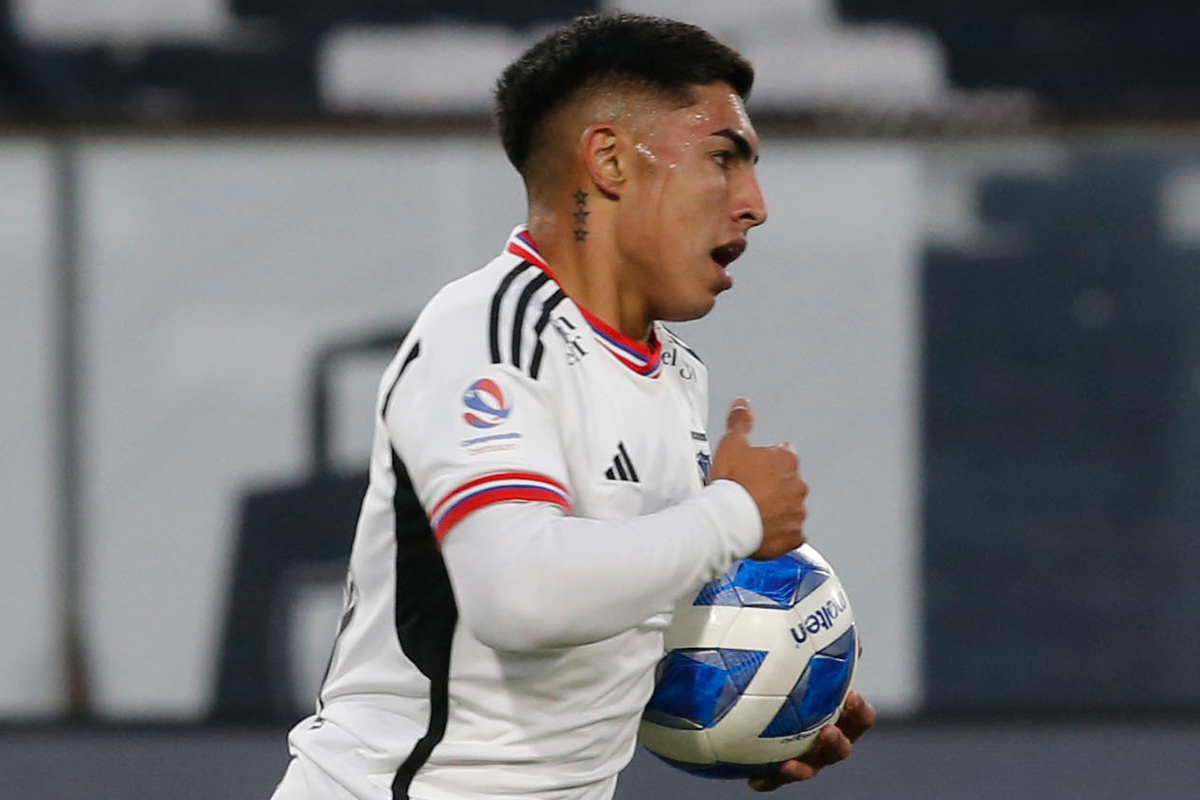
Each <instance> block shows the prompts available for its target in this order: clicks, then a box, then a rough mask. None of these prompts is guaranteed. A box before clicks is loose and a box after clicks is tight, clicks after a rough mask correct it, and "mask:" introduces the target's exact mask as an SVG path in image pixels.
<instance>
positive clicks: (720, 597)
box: [692, 573, 742, 606]
mask: <svg viewBox="0 0 1200 800" xmlns="http://www.w3.org/2000/svg"><path fill="white" fill-rule="evenodd" d="M741 604H742V600H741V598H740V597H738V593H737V591H735V590H734V588H733V576H732V575H730V574H729V573H726V574H724V575H722V576H721V577H719V578H717V579H716V580H715V581H709V582H708V583H706V584H704V587H703V588H701V589H700V591H699V593H698V594H697V595H696V599H695V600H693V601H692V605H696V606H740V605H741Z"/></svg>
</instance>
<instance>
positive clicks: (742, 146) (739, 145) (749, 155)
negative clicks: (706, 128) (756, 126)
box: [712, 128, 758, 164]
mask: <svg viewBox="0 0 1200 800" xmlns="http://www.w3.org/2000/svg"><path fill="white" fill-rule="evenodd" d="M712 135H713V136H724V137H725V138H726V139H728V140H729V141H731V142H733V147H734V149H735V150H737V154H738V158H741V159H742V160H744V161H753V162H754V163H756V164H757V163H758V156H756V155H754V151H753V150H751V149H750V142H748V141H746V137H745V136H742V135H741V134H740V133H738V132H737V131H735V130H734V129H733V128H722V129H721V130H719V131H713V133H712Z"/></svg>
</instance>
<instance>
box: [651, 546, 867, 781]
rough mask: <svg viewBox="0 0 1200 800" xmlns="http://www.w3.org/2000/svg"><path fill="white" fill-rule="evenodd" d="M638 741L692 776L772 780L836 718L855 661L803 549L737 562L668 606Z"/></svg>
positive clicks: (843, 611) (834, 592)
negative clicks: (671, 614)
mask: <svg viewBox="0 0 1200 800" xmlns="http://www.w3.org/2000/svg"><path fill="white" fill-rule="evenodd" d="M666 650H667V654H666V656H665V657H664V658H663V659H662V661H660V662H659V665H658V670H657V675H656V685H655V688H654V694H653V696H652V697H651V698H650V702H649V703H648V704H647V705H646V710H645V712H644V713H643V715H642V723H641V728H640V730H639V732H638V738H639V739H640V741H641V742H642V744H644V745H645V746H646V747H647V748H648V749H649V750H650V752H652V753H654V754H655V755H657V756H658V757H659V758H661V759H663V760H664V761H666V762H667V763H668V764H671V765H672V766H675V767H679V768H680V769H683V770H686V771H687V772H690V773H692V774H695V775H703V776H706V777H713V778H740V777H750V776H753V775H762V774H765V773H768V772H773V771H775V769H776V768H777V766H778V765H779V764H780V763H781V762H784V761H787V760H788V759H791V758H796V757H798V756H800V755H803V754H804V753H805V752H806V751H807V750H808V748H809V747H811V746H812V743H813V742H814V741H815V740H816V737H817V734H818V733H819V732H820V730H821V728H822V727H824V726H825V725H827V724H829V723H831V722H836V721H837V718H838V716H839V714H840V713H841V709H842V704H843V703H844V702H845V699H846V694H847V692H849V691H850V682H851V680H852V679H853V677H854V668H855V665H856V662H857V660H858V639H857V634H856V632H855V628H854V612H853V611H852V610H851V608H850V602H849V600H847V599H846V592H845V590H844V589H843V588H842V584H841V582H840V581H838V579H837V575H835V574H834V572H833V568H832V567H830V566H829V562H828V561H826V560H825V559H824V558H823V557H822V556H821V554H820V553H818V552H817V551H816V549H815V548H813V547H812V546H811V545H807V544H805V545H803V546H802V547H800V548H799V549H798V550H793V551H792V552H790V553H788V554H786V555H783V556H781V557H779V558H776V559H774V560H772V561H750V560H746V561H739V562H738V563H737V564H735V565H734V566H733V568H732V569H730V570H729V572H727V573H726V574H725V575H723V576H721V577H720V578H718V579H717V580H715V581H712V582H711V583H708V584H706V585H705V586H704V587H703V588H702V589H701V590H700V592H699V593H698V594H697V595H696V597H695V598H694V599H692V600H690V601H688V600H684V601H681V602H680V603H679V605H678V606H677V608H676V610H675V619H674V621H673V622H672V623H671V626H670V627H669V628H668V629H667V632H666Z"/></svg>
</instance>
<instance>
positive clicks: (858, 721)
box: [750, 692, 875, 792]
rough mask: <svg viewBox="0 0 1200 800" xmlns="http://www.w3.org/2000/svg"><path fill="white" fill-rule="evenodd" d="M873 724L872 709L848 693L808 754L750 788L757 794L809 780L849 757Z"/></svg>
mask: <svg viewBox="0 0 1200 800" xmlns="http://www.w3.org/2000/svg"><path fill="white" fill-rule="evenodd" d="M874 724H875V709H874V708H872V707H871V704H870V703H868V702H867V701H866V700H864V699H863V698H862V696H861V695H859V694H858V692H850V693H849V694H848V695H846V704H845V706H844V707H843V708H842V716H841V717H839V718H838V721H837V724H836V725H826V726H825V727H824V728H822V729H821V732H820V733H819V734H818V735H817V741H816V743H815V744H814V745H813V746H812V749H811V750H809V751H808V752H807V753H805V754H804V755H803V756H801V757H800V758H798V759H792V760H791V761H785V762H783V763H782V764H780V765H779V771H778V772H776V773H775V774H774V775H763V776H760V777H758V778H751V779H750V788H751V789H753V790H754V791H756V792H770V791H773V790H775V789H778V788H779V787H780V786H783V785H784V784H785V783H795V782H796V781H806V780H809V779H810V778H812V777H813V776H815V775H816V774H817V773H818V772H820V771H821V770H822V769H823V768H825V767H827V766H829V765H830V764H836V763H837V762H839V761H841V760H842V759H844V758H845V757H846V756H848V755H850V749H851V745H853V744H854V742H856V741H858V737H860V736H862V735H863V733H864V732H865V731H866V730H867V728H869V727H871V726H872V725H874Z"/></svg>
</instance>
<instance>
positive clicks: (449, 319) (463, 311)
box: [380, 255, 564, 410]
mask: <svg viewBox="0 0 1200 800" xmlns="http://www.w3.org/2000/svg"><path fill="white" fill-rule="evenodd" d="M563 299H564V296H563V293H562V291H561V290H560V289H559V288H558V286H557V284H555V283H554V282H553V281H552V280H550V278H549V276H548V275H547V274H546V273H545V272H543V271H542V270H541V269H539V268H538V267H536V266H534V265H533V264H530V263H529V262H528V261H524V260H522V259H521V258H519V257H514V256H511V255H504V256H500V257H498V258H496V259H494V260H492V261H491V262H490V263H488V264H486V265H485V266H483V267H482V268H480V269H478V270H476V271H475V272H472V273H470V274H468V275H465V276H463V277H462V278H459V279H458V280H456V281H453V282H451V283H449V284H446V285H445V286H443V287H442V289H441V290H439V291H438V293H437V294H435V295H434V296H433V297H432V298H431V299H430V300H429V302H428V303H426V305H425V307H424V308H423V309H422V311H421V313H420V314H419V315H418V316H417V319H416V321H415V322H414V323H413V326H412V329H411V330H410V332H409V334H408V337H407V338H406V340H405V342H404V344H403V345H402V346H401V348H400V351H399V353H397V355H396V358H395V359H394V360H393V362H392V365H391V366H390V367H389V369H388V370H387V371H386V372H385V374H384V383H385V384H386V386H387V388H386V389H385V390H384V392H383V394H382V395H381V398H380V399H381V400H384V409H382V410H385V409H386V406H387V405H388V404H387V402H386V400H385V398H386V396H388V395H390V394H392V393H396V394H398V395H401V396H403V395H409V396H412V395H423V394H425V393H427V392H429V391H431V390H435V389H436V388H446V387H451V386H455V387H456V386H458V384H460V383H462V382H463V381H464V380H466V381H467V382H468V383H470V380H468V379H471V378H472V376H474V375H485V374H501V373H502V374H505V375H507V376H508V378H509V380H517V381H520V382H524V383H529V384H531V385H536V384H542V383H546V382H547V381H548V380H551V373H552V372H553V370H551V369H548V368H547V367H548V365H549V363H550V362H551V361H552V360H553V359H551V358H550V355H551V353H552V351H553V349H554V348H556V347H558V346H559V345H558V344H557V343H556V342H555V341H553V340H552V337H551V336H549V335H547V334H548V330H547V328H548V326H549V320H550V316H551V314H552V312H553V311H554V309H555V308H556V307H557V306H558V305H559V303H560V302H561V301H562V300H563ZM548 351H549V352H548ZM397 384H400V385H399V386H398V385H397ZM464 385H465V384H464ZM460 388H461V387H460ZM414 399H415V398H414Z"/></svg>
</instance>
